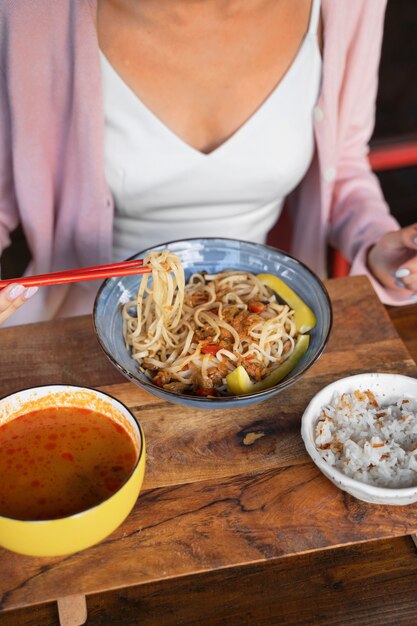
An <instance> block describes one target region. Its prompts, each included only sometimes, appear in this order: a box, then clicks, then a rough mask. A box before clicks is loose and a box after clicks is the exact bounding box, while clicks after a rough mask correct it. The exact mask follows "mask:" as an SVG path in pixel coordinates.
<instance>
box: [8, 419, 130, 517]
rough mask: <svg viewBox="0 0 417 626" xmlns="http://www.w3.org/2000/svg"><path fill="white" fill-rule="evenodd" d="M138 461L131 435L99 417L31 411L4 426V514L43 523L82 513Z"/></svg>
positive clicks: (108, 492)
mask: <svg viewBox="0 0 417 626" xmlns="http://www.w3.org/2000/svg"><path fill="white" fill-rule="evenodd" d="M136 461H137V452H136V448H135V444H134V442H133V441H132V438H131V437H130V435H129V434H128V433H127V431H126V430H125V429H124V428H123V427H122V426H120V425H119V424H117V423H116V422H114V421H113V420H111V419H110V418H109V417H106V416H105V415H102V414H101V413H97V412H96V411H91V410H89V409H81V408H75V407H52V408H48V409H39V410H36V411H31V412H30V413H26V414H25V415H21V416H20V417H17V418H15V419H13V420H11V421H10V422H7V423H6V424H4V425H3V426H1V427H0V476H1V480H0V515H4V516H6V517H12V518H15V519H21V520H42V519H55V518H57V517H65V516H67V515H72V514H74V513H79V512H80V511H84V510H86V509H88V508H90V507H92V506H94V505H96V504H98V503H100V502H102V501H103V500H105V499H106V498H108V497H109V496H110V495H111V494H112V493H114V492H115V491H116V490H117V489H118V488H119V487H120V486H121V485H122V484H123V483H124V482H125V481H126V480H127V478H128V477H129V475H130V474H131V472H132V470H133V468H134V466H135V464H136Z"/></svg>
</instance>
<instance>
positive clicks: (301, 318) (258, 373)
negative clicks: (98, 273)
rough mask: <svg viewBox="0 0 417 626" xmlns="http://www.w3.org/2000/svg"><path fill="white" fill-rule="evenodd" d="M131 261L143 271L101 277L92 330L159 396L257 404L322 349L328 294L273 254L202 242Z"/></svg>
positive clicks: (115, 359) (232, 243)
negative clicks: (143, 266) (145, 270)
mask: <svg viewBox="0 0 417 626" xmlns="http://www.w3.org/2000/svg"><path fill="white" fill-rule="evenodd" d="M134 258H140V259H143V261H144V264H147V265H149V266H151V269H152V271H151V273H149V274H142V275H141V276H137V277H136V276H126V277H121V278H112V279H108V280H107V281H105V282H104V283H103V285H102V287H101V288H100V290H99V293H98V295H97V297H96V302H95V307H94V326H95V330H96V333H97V337H98V339H99V342H100V344H101V346H102V348H103V349H104V351H105V353H106V354H107V356H108V357H109V358H110V360H111V361H112V363H113V364H114V365H115V366H116V367H117V368H119V369H120V370H121V371H122V372H123V374H125V375H126V376H127V377H128V378H129V379H130V380H132V381H133V382H135V383H136V384H138V385H139V386H141V387H143V388H144V389H146V390H147V391H150V392H151V393H153V394H154V395H156V396H158V397H160V398H162V399H164V400H168V401H171V402H177V403H180V404H184V405H187V406H197V407H201V408H209V407H210V408H222V407H226V406H227V407H231V406H241V405H242V404H251V403H253V402H259V401H262V400H265V399H267V398H269V397H271V396H272V395H275V394H276V393H278V392H279V391H282V390H283V389H285V388H286V387H288V386H289V385H291V384H293V383H294V382H295V381H296V380H298V379H299V378H300V376H302V375H303V374H304V372H305V371H306V370H307V369H309V367H311V365H312V364H313V363H314V362H315V360H316V359H317V358H318V357H319V356H320V354H321V353H322V351H323V349H324V346H325V344H326V342H327V339H328V336H329V332H330V328H331V322H332V313H331V305H330V300H329V297H328V295H327V292H326V289H325V287H324V285H323V284H322V282H321V281H320V280H319V279H318V278H317V276H316V275H315V274H314V273H313V272H311V271H310V270H309V269H308V268H307V267H306V266H304V265H303V264H302V263H300V262H299V261H297V260H296V259H294V258H293V257H290V256H289V255H287V254H285V253H283V252H281V251H280V250H277V249H275V248H270V247H268V246H263V245H260V244H254V243H249V242H242V241H238V240H233V239H220V238H219V239H217V238H212V239H211V238H206V239H188V240H183V241H174V242H168V243H166V244H161V245H160V246H157V247H155V248H153V249H149V250H145V251H142V252H139V253H138V254H137V255H135V257H134Z"/></svg>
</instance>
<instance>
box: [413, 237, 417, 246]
mask: <svg viewBox="0 0 417 626" xmlns="http://www.w3.org/2000/svg"><path fill="white" fill-rule="evenodd" d="M413 241H414V243H415V244H416V246H417V237H414V239H413Z"/></svg>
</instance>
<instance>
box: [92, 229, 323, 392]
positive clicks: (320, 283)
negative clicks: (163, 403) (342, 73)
mask: <svg viewBox="0 0 417 626" xmlns="http://www.w3.org/2000/svg"><path fill="white" fill-rule="evenodd" d="M195 241H220V242H222V241H224V242H233V243H238V244H245V245H251V246H254V247H256V248H261V249H262V248H266V249H267V250H270V251H271V252H274V253H278V254H280V255H283V256H286V257H288V258H289V259H291V260H292V261H294V262H295V264H296V265H299V266H301V267H302V268H303V269H304V270H305V271H306V272H307V273H308V274H309V275H310V276H311V278H312V279H313V280H314V281H315V282H316V283H317V285H318V287H319V288H320V290H321V293H322V295H323V296H324V299H325V302H326V304H327V308H328V311H329V327H328V329H327V333H326V335H325V337H324V339H323V342H322V345H321V346H320V348H319V349H318V351H317V353H316V355H315V357H314V359H313V360H312V361H311V362H310V363H307V364H306V365H305V366H304V367H302V368H301V369H300V370H299V371H298V372H297V373H296V374H293V375H292V376H286V377H285V378H284V379H283V380H282V381H281V382H280V383H278V384H276V385H273V386H272V387H268V388H267V389H264V390H262V391H256V392H254V393H247V394H245V395H239V396H220V397H215V398H206V397H200V396H192V395H187V394H184V393H175V392H174V391H170V390H169V389H163V392H164V395H165V394H167V395H169V396H172V397H173V398H177V399H182V400H184V401H188V402H191V401H193V402H194V403H197V402H198V403H199V404H200V403H201V404H223V403H224V404H228V403H232V402H233V403H236V402H242V403H245V402H246V401H247V400H250V399H255V398H256V399H258V398H259V399H262V398H263V397H268V396H269V395H271V393H273V391H275V390H278V389H280V390H283V389H286V388H287V387H289V386H291V385H292V384H293V383H294V382H295V381H296V380H297V379H298V378H300V377H301V376H302V375H303V374H304V373H305V371H306V370H308V369H309V368H310V367H312V366H313V365H314V363H315V362H316V361H317V360H318V359H319V357H320V356H321V355H322V353H323V351H324V349H325V347H326V345H327V343H328V340H329V335H330V332H331V330H332V326H333V308H332V303H331V300H330V296H329V293H328V291H327V289H326V287H325V285H324V283H323V281H322V280H321V278H319V276H317V274H315V273H314V272H313V271H312V270H311V269H310V268H309V267H308V266H307V265H306V264H305V263H303V262H302V261H300V260H299V259H297V258H296V257H294V256H292V255H291V254H288V253H287V252H285V251H284V250H281V249H279V248H275V247H274V246H270V245H268V244H262V243H255V242H253V241H245V240H242V239H233V238H230V237H189V238H185V239H173V240H171V241H166V242H164V243H160V244H157V245H155V246H152V247H149V248H145V249H144V250H140V251H139V252H137V253H136V254H133V255H132V256H130V257H129V258H128V259H126V260H127V261H131V260H134V259H136V258H137V257H138V256H139V255H143V254H144V253H145V252H148V251H151V250H154V249H156V248H163V247H164V246H169V245H172V244H175V243H183V242H184V243H185V242H195ZM111 280H113V279H112V278H107V279H106V280H105V281H103V283H102V284H101V285H100V288H99V289H98V291H97V294H96V297H95V299H94V306H93V313H92V318H93V319H92V321H93V328H94V333H95V335H96V338H97V341H98V342H99V344H100V346H101V349H102V350H103V352H104V353H105V355H106V356H107V358H108V359H109V360H110V361H111V362H112V364H113V365H114V366H115V367H116V368H117V369H118V370H119V371H121V372H122V374H123V375H124V376H126V377H127V378H129V379H130V380H133V381H138V382H139V383H140V384H141V386H142V385H143V386H144V387H145V388H146V387H149V388H150V389H158V387H157V386H156V385H154V384H153V383H152V382H151V381H146V380H143V379H142V378H139V377H138V376H134V375H133V374H132V373H131V372H130V371H129V370H127V369H126V368H125V367H124V366H123V365H121V364H120V363H119V362H118V361H117V360H116V359H115V358H114V357H113V355H112V354H111V352H110V351H109V350H107V348H106V346H105V345H104V343H103V341H102V340H101V337H100V333H99V331H98V328H97V323H96V318H97V308H98V301H99V299H100V296H101V293H102V291H103V290H104V289H105V287H106V286H107V284H108V283H109V282H110V281H111Z"/></svg>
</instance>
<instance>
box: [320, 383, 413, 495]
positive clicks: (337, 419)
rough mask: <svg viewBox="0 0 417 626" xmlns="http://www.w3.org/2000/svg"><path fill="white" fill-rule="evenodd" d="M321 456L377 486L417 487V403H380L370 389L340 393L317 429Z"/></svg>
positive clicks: (406, 400) (400, 400) (402, 400)
mask: <svg viewBox="0 0 417 626" xmlns="http://www.w3.org/2000/svg"><path fill="white" fill-rule="evenodd" d="M315 444H316V447H317V450H318V452H319V453H320V456H321V457H322V458H323V459H324V460H325V461H326V462H327V463H328V464H329V465H332V466H333V467H335V468H336V469H337V470H339V471H340V472H343V474H345V475H346V476H349V477H350V478H354V479H356V480H359V481H361V482H362V483H366V484H368V485H375V486H377V487H391V488H398V487H412V486H414V485H417V400H415V399H412V398H408V397H402V398H398V399H397V400H396V401H394V402H391V403H385V404H381V405H379V404H378V402H377V400H376V398H375V396H374V395H373V393H372V392H371V391H364V392H362V391H354V392H353V393H344V394H341V395H340V394H335V395H334V396H333V398H332V401H331V402H330V403H329V404H327V405H326V406H324V407H323V408H322V409H321V413H320V417H319V419H318V421H317V423H316V426H315Z"/></svg>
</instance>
